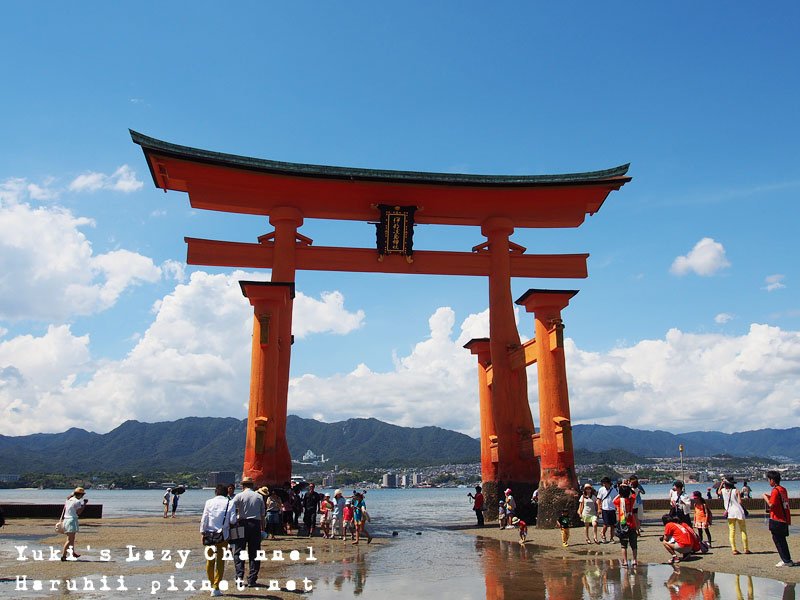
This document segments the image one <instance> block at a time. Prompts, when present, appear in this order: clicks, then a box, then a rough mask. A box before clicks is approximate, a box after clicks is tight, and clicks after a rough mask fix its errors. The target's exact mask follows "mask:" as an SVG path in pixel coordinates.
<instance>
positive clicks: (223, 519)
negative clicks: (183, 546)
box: [200, 484, 236, 596]
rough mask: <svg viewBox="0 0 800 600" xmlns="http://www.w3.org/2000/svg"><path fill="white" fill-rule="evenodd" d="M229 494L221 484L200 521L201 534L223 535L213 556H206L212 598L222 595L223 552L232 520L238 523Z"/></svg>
mask: <svg viewBox="0 0 800 600" xmlns="http://www.w3.org/2000/svg"><path fill="white" fill-rule="evenodd" d="M227 492H228V489H227V488H226V487H225V486H224V485H223V484H219V485H218V486H217V487H216V490H215V496H214V497H213V498H210V499H208V500H206V504H205V506H204V507H203V516H202V518H201V519H200V533H201V534H213V533H221V534H222V539H221V540H220V541H219V542H216V543H215V544H214V547H215V550H214V553H213V555H212V554H211V553H210V551H209V554H207V555H206V574H207V575H208V581H209V582H210V583H211V595H212V596H221V595H222V592H220V590H219V582H220V581H222V576H223V575H224V574H225V562H224V561H223V551H224V550H225V547H226V546H227V545H228V542H227V541H226V540H227V539H228V537H229V535H230V534H229V532H230V527H231V520H233V521H234V522H236V514H235V511H234V508H233V503H232V502H231V500H230V499H229V498H228V496H227ZM203 543H204V545H205V540H203ZM208 556H213V558H211V559H209V558H208Z"/></svg>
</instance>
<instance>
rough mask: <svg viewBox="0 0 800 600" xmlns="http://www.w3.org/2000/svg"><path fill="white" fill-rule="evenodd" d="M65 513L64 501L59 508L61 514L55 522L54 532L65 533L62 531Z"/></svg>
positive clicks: (65, 505) (65, 504)
mask: <svg viewBox="0 0 800 600" xmlns="http://www.w3.org/2000/svg"><path fill="white" fill-rule="evenodd" d="M66 513H67V503H66V502H64V508H63V509H62V510H61V516H60V517H59V519H58V522H57V523H56V533H66V531H64V515H65V514H66Z"/></svg>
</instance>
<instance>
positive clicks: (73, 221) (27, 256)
mask: <svg viewBox="0 0 800 600" xmlns="http://www.w3.org/2000/svg"><path fill="white" fill-rule="evenodd" d="M5 184H8V181H6V182H5ZM13 185H14V184H13V181H12V186H13ZM6 192H7V193H6V195H5V197H3V198H2V199H3V204H2V205H0V319H12V320H14V319H25V318H27V319H50V320H62V319H65V318H67V317H69V316H72V315H86V314H92V313H95V312H97V311H101V310H104V309H106V308H108V307H110V306H112V305H113V304H114V303H115V302H116V301H117V299H118V298H119V296H120V294H122V292H123V291H124V290H125V289H126V288H128V287H130V286H132V285H136V284H138V283H141V282H153V281H157V280H158V279H159V278H160V277H161V271H160V269H159V268H158V267H157V266H155V265H154V264H153V261H152V260H151V259H149V258H147V257H145V256H142V255H140V254H136V253H134V252H130V251H127V250H116V251H113V252H108V253H106V254H98V255H96V254H94V253H93V251H92V245H91V243H90V242H89V240H88V239H87V238H86V236H85V235H84V234H83V232H82V231H81V228H83V227H87V226H93V225H94V222H93V221H92V220H90V219H86V218H83V217H76V216H74V215H73V214H72V213H71V212H70V211H69V210H67V209H65V208H61V207H58V206H48V207H38V208H34V207H32V206H30V205H29V204H27V203H25V202H19V200H20V199H21V198H22V197H24V196H21V195H20V194H16V193H14V192H8V187H6ZM12 196H13V197H12Z"/></svg>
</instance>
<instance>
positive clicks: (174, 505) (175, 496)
mask: <svg viewBox="0 0 800 600" xmlns="http://www.w3.org/2000/svg"><path fill="white" fill-rule="evenodd" d="M185 491H186V488H185V487H183V486H182V485H179V486H178V487H176V488H174V489H173V490H172V518H173V519H174V518H175V513H176V512H177V511H178V496H180V495H181V494H182V493H183V492H185Z"/></svg>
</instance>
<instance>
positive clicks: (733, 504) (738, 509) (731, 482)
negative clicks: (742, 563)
mask: <svg viewBox="0 0 800 600" xmlns="http://www.w3.org/2000/svg"><path fill="white" fill-rule="evenodd" d="M717 493H718V494H719V495H720V496H722V505H723V506H724V507H725V518H727V519H728V541H730V544H731V551H732V552H733V554H739V551H738V550H737V549H736V526H737V525H738V526H739V531H740V532H741V534H742V545H743V546H744V553H745V554H750V553H751V552H750V546H749V545H748V543H747V512H746V511H745V509H744V507H743V506H742V501H741V497H740V496H739V490H737V489H736V480H735V479H734V478H733V477H731V476H727V477H724V478H723V479H722V484H721V485H720V488H719V492H717Z"/></svg>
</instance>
